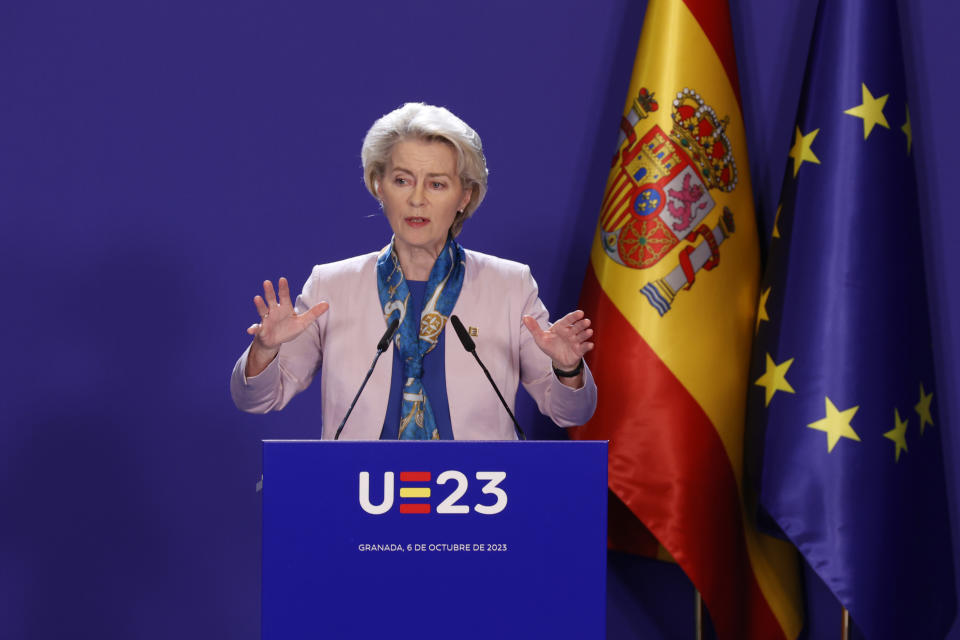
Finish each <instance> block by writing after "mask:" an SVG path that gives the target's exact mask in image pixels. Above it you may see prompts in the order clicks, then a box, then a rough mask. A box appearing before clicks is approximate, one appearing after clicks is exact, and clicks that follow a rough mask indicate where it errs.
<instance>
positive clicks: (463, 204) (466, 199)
mask: <svg viewBox="0 0 960 640" xmlns="http://www.w3.org/2000/svg"><path fill="white" fill-rule="evenodd" d="M474 189H475V187H474V186H473V185H470V186H469V187H468V188H466V189H464V190H463V199H461V200H460V206H459V207H458V208H459V209H460V210H461V211H463V210H464V209H466V208H467V205H468V204H470V198H472V197H473V190H474Z"/></svg>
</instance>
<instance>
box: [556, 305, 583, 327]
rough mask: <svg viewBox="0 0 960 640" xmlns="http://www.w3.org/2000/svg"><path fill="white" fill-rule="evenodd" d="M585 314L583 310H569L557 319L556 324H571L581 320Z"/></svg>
mask: <svg viewBox="0 0 960 640" xmlns="http://www.w3.org/2000/svg"><path fill="white" fill-rule="evenodd" d="M585 315H586V314H585V313H584V312H583V311H581V310H580V309H577V310H576V311H571V312H570V313H568V314H567V315H565V316H563V317H562V318H560V319H559V320H557V322H556V324H562V325H565V326H566V325H572V324H575V323H577V322H579V321H580V320H582V319H583V317H584V316H585Z"/></svg>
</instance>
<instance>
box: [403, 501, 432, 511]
mask: <svg viewBox="0 0 960 640" xmlns="http://www.w3.org/2000/svg"><path fill="white" fill-rule="evenodd" d="M400 513H430V505H429V504H425V503H421V502H408V503H406V504H404V503H401V504H400Z"/></svg>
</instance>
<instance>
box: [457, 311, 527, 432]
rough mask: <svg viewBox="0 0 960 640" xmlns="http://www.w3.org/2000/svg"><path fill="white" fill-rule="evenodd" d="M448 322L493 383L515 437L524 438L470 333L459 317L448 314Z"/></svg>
mask: <svg viewBox="0 0 960 640" xmlns="http://www.w3.org/2000/svg"><path fill="white" fill-rule="evenodd" d="M450 322H451V323H453V330H454V331H456V332H457V337H458V338H460V344H462V345H463V348H464V349H466V350H467V352H469V353H472V354H473V357H474V359H476V361H477V364H479V365H480V368H481V369H483V373H484V374H485V375H486V376H487V380H489V381H490V384H491V385H493V390H494V391H496V392H497V397H498V398H500V404H502V405H503V408H504V409H506V410H507V413H508V414H509V415H510V419H511V420H513V426H514V427H516V430H517V438H518V439H520V440H526V439H527V436H525V435H524V433H523V429H521V428H520V423H519V422H517V419H516V418H515V417H514V415H513V411H510V407H508V406H507V401H506V400H504V399H503V395H502V394H501V393H500V389H498V388H497V383H496V382H494V381H493V378H491V377H490V372H489V371H487V368H486V367H485V366H483V362H482V361H481V360H480V356H478V355H477V345H476V344H474V342H473V338H471V337H470V334H469V333H467V330H466V328H465V327H464V326H463V323H462V322H460V318H458V317H457V316H450Z"/></svg>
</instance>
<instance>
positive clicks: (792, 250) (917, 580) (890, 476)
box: [750, 0, 956, 640]
mask: <svg viewBox="0 0 960 640" xmlns="http://www.w3.org/2000/svg"><path fill="white" fill-rule="evenodd" d="M914 151H915V150H914V149H913V138H912V131H911V124H910V110H909V107H908V104H907V95H906V90H905V82H904V70H903V56H902V52H901V44H900V32H899V26H898V17H897V11H896V5H895V2H894V1H893V0H882V1H881V0H823V1H822V2H821V3H820V7H819V11H818V15H817V20H816V26H815V30H814V36H813V41H812V44H811V49H810V55H809V59H808V62H807V69H806V76H805V79H804V87H803V94H802V97H801V103H800V109H799V113H798V117H797V122H796V128H795V131H794V133H793V139H792V148H791V149H790V153H789V160H788V166H787V172H786V176H785V179H784V187H783V190H782V196H781V203H780V207H779V208H778V211H777V217H776V221H775V223H774V226H773V229H772V238H771V240H770V243H771V244H770V253H769V257H768V263H767V268H766V272H765V274H764V281H763V283H762V286H761V287H760V294H761V295H760V300H759V305H758V310H757V319H756V335H757V337H756V342H755V346H754V353H753V362H752V370H751V378H750V381H751V385H750V389H751V390H750V419H751V423H752V426H753V428H754V429H757V432H759V433H761V434H762V442H763V463H762V471H761V473H760V502H761V505H762V507H763V508H764V509H765V510H766V511H767V513H768V514H769V515H770V516H772V517H773V519H774V520H775V521H776V523H777V525H778V526H779V527H780V529H781V530H782V531H783V533H784V534H785V535H786V536H787V537H788V538H789V539H790V540H791V541H792V542H793V543H794V544H795V545H796V546H797V548H798V549H799V550H800V552H801V553H802V554H803V555H804V556H805V558H806V559H807V561H808V562H809V564H810V566H811V567H812V568H813V569H814V570H815V571H816V572H817V573H818V575H819V576H820V577H821V578H822V579H823V581H824V582H825V583H826V584H827V586H828V587H829V588H830V589H831V590H832V591H833V593H834V594H835V595H836V596H837V598H838V599H839V600H840V602H841V603H842V604H843V605H844V606H845V607H846V608H847V609H848V610H849V611H850V615H851V617H852V618H853V620H854V622H855V623H856V625H857V626H858V627H859V628H860V629H861V630H862V631H863V632H864V634H865V636H866V637H867V638H870V639H871V640H874V639H878V638H898V639H900V638H938V637H939V638H942V637H943V636H944V634H945V633H946V631H947V630H948V628H949V626H950V623H951V621H952V620H953V618H954V615H955V612H956V593H955V588H954V579H953V560H952V555H951V553H952V552H951V544H950V528H949V522H948V518H947V511H948V509H947V498H946V486H945V479H944V472H943V454H942V450H941V438H940V432H939V429H940V427H941V425H940V424H939V422H938V418H937V411H936V407H937V401H938V396H937V389H936V387H935V385H934V379H933V358H932V344H931V336H930V323H929V319H928V311H927V294H926V287H925V278H924V271H923V249H922V242H921V234H920V221H919V217H920V213H919V207H918V203H917V185H916V178H915V174H914V167H913V162H912V155H913V153H914Z"/></svg>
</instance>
